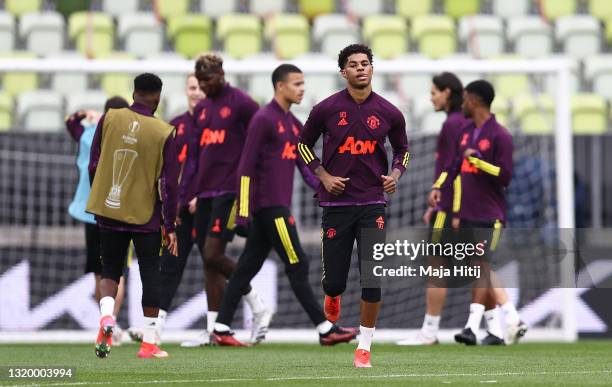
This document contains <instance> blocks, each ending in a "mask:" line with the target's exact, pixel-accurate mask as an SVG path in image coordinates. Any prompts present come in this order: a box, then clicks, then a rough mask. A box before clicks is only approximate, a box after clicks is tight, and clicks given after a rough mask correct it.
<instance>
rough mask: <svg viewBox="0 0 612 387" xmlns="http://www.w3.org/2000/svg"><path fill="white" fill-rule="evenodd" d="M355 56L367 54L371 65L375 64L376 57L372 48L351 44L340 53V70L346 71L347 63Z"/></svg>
mask: <svg viewBox="0 0 612 387" xmlns="http://www.w3.org/2000/svg"><path fill="white" fill-rule="evenodd" d="M353 54H366V55H367V56H368V60H369V61H370V64H372V63H373V59H374V55H372V50H371V49H370V47H368V46H366V45H365V44H351V45H349V46H346V47H344V48H343V49H342V51H340V54H338V67H340V70H343V69H344V67H345V66H346V62H347V61H348V57H349V56H351V55H353Z"/></svg>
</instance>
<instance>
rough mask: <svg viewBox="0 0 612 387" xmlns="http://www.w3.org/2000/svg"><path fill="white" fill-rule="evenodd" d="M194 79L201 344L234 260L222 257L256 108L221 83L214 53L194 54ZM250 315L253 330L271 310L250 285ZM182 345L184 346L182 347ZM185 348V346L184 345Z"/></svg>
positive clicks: (246, 289) (245, 290) (247, 292)
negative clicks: (197, 91)
mask: <svg viewBox="0 0 612 387" xmlns="http://www.w3.org/2000/svg"><path fill="white" fill-rule="evenodd" d="M195 75H196V78H197V79H198V83H199V85H200V88H201V89H202V91H203V92H204V94H205V95H206V98H204V99H203V100H202V101H201V102H200V103H199V104H198V105H197V106H196V108H195V111H194V117H195V119H196V127H197V131H198V133H201V137H200V142H199V155H198V164H197V172H196V175H195V176H196V190H197V206H196V207H197V209H196V216H195V234H196V243H197V244H198V245H199V246H200V247H201V249H202V250H203V251H204V270H205V280H206V299H207V303H208V312H207V316H206V325H207V329H206V331H204V332H203V333H202V335H200V336H199V337H198V338H197V339H196V340H194V341H193V342H192V343H191V345H193V346H197V345H206V344H208V343H209V340H210V335H209V334H210V333H211V332H212V331H213V330H214V324H215V320H216V319H217V314H218V311H219V306H220V305H221V300H222V299H223V292H224V289H225V286H226V282H227V280H228V279H229V278H230V276H231V275H232V272H233V271H234V268H235V267H236V262H234V260H232V259H230V258H229V257H227V256H226V255H225V249H226V247H227V243H228V242H230V241H231V240H232V239H233V238H234V225H235V219H236V181H237V174H236V170H237V169H238V163H239V161H240V155H241V154H242V149H243V147H244V141H245V139H246V131H247V127H248V125H249V122H250V121H251V118H252V117H253V115H254V114H255V112H257V110H258V109H259V106H258V105H257V103H256V102H255V101H253V99H252V98H251V97H249V96H248V95H247V94H246V93H244V92H243V91H242V90H239V89H237V88H235V87H232V86H231V85H230V84H229V83H227V82H225V72H224V71H223V60H222V59H221V57H220V56H218V55H215V54H207V55H203V56H200V57H199V58H198V59H197V61H196V64H195ZM241 291H242V294H243V295H245V299H246V301H247V303H248V304H249V306H250V308H251V311H252V312H253V325H254V326H255V327H254V328H253V329H254V331H256V330H257V329H256V327H257V326H258V325H260V322H261V321H263V322H265V321H267V320H269V318H270V316H269V315H270V314H271V312H270V311H269V310H268V309H267V308H266V306H265V305H264V303H263V301H262V300H261V298H260V297H259V295H258V294H257V292H256V291H255V290H254V289H253V288H252V287H251V285H250V284H246V286H245V287H244V288H243V289H242V290H241ZM186 344H187V343H186ZM187 345H189V344H187Z"/></svg>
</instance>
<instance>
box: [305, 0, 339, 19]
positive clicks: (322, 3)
mask: <svg viewBox="0 0 612 387" xmlns="http://www.w3.org/2000/svg"><path fill="white" fill-rule="evenodd" d="M298 4H299V8H300V13H301V14H302V15H304V16H306V17H307V18H309V19H313V18H314V17H315V16H319V15H322V14H326V13H333V12H334V11H335V10H336V2H335V0H299V2H298Z"/></svg>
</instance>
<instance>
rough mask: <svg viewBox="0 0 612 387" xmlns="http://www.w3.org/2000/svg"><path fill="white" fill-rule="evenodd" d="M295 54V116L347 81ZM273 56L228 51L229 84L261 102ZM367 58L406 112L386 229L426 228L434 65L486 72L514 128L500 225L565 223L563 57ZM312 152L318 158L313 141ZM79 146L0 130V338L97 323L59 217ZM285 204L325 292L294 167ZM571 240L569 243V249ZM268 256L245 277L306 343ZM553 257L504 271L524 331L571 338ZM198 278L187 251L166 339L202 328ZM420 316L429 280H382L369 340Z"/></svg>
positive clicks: (283, 331) (568, 303) (456, 295)
mask: <svg viewBox="0 0 612 387" xmlns="http://www.w3.org/2000/svg"><path fill="white" fill-rule="evenodd" d="M3 62H4V63H1V64H0V71H37V72H41V73H48V74H56V73H66V74H71V73H82V72H83V71H84V69H87V70H86V71H88V72H89V76H92V75H94V74H96V73H102V72H115V73H134V72H139V71H145V70H146V71H152V72H157V73H160V74H162V79H164V76H163V74H168V75H167V77H174V78H173V79H176V77H178V76H181V75H185V74H187V73H188V72H189V71H190V70H191V67H192V63H191V62H188V61H164V62H156V61H146V62H144V61H143V62H138V61H135V62H131V61H114V62H108V61H107V62H103V63H100V62H96V61H93V62H89V63H88V64H87V65H85V64H84V63H79V60H74V61H68V62H61V61H59V62H58V61H53V60H7V61H3ZM293 62H294V63H295V64H297V65H298V66H299V67H301V68H302V69H303V71H304V73H305V77H306V98H305V100H304V102H303V103H302V105H300V106H296V107H295V108H294V112H295V113H296V115H298V117H299V118H300V119H302V120H305V118H306V117H307V115H308V112H309V111H310V108H311V107H312V106H313V104H314V103H316V102H317V101H319V100H321V99H322V98H324V97H325V96H327V95H329V94H331V93H333V92H334V91H336V90H339V89H340V88H341V87H342V79H341V77H340V76H339V75H338V72H337V71H336V67H335V64H334V62H333V61H331V60H325V59H319V58H303V59H301V60H300V59H298V60H295V61H293ZM277 64H278V62H276V61H274V60H272V59H270V58H258V59H248V60H243V61H239V62H234V61H231V60H228V61H226V63H225V65H224V66H225V71H226V73H227V74H228V78H230V79H231V82H232V83H233V84H235V85H237V86H239V87H241V88H243V89H245V90H246V91H247V92H249V93H250V94H251V95H252V96H253V97H254V98H256V99H257V100H258V101H259V102H260V103H265V102H266V101H267V100H268V99H269V98H270V97H271V83H270V81H269V76H270V75H269V74H270V73H271V71H272V70H273V69H274V67H275V66H276V65H277ZM374 68H375V74H374V81H373V87H374V90H375V91H376V92H377V93H379V94H381V95H382V96H383V97H385V98H387V99H388V100H389V101H391V102H392V103H394V104H395V105H396V106H397V107H398V108H400V110H401V111H402V112H403V113H404V115H405V117H406V123H407V131H408V140H409V146H410V164H409V167H408V170H407V172H406V173H405V175H404V177H403V178H402V179H401V181H400V184H399V187H398V192H397V193H396V194H394V195H392V196H391V197H390V198H389V203H388V207H387V213H388V222H387V227H388V229H390V230H392V229H401V228H415V227H424V225H423V223H422V216H423V213H424V211H425V209H426V206H427V203H426V201H427V194H428V192H429V189H430V187H431V184H432V182H433V178H434V176H433V174H434V154H435V147H436V139H437V135H438V133H439V130H440V127H441V124H442V122H443V121H444V119H445V115H444V114H443V113H435V112H434V111H433V108H432V106H431V103H430V102H429V90H430V84H431V77H432V76H433V75H434V74H436V73H438V72H442V71H452V72H455V73H457V74H458V75H459V77H460V78H461V79H462V81H463V82H464V84H467V83H469V82H470V81H472V80H475V79H479V78H485V79H488V80H490V81H491V82H492V83H493V84H494V86H495V87H496V94H497V97H496V100H495V102H494V104H493V108H492V110H493V113H495V114H496V116H497V119H498V121H500V122H502V123H503V124H504V125H506V126H507V128H508V129H509V130H510V131H511V132H512V134H513V137H514V174H513V179H512V183H511V184H510V187H509V188H508V190H507V199H508V224H507V226H508V228H523V229H534V230H536V229H551V230H558V229H560V228H566V229H572V228H573V227H574V223H573V222H574V202H573V177H572V172H571V171H572V165H573V161H572V146H571V144H572V139H571V132H570V126H571V122H570V113H569V110H570V109H569V96H570V88H571V82H572V74H571V68H570V66H569V64H568V63H566V62H565V61H564V60H560V59H559V60H557V59H551V60H536V61H518V60H499V61H473V60H467V59H462V58H458V59H452V60H443V61H426V60H422V59H413V58H404V59H400V60H396V61H376V62H375V64H374ZM164 103H165V104H164V106H162V111H163V113H162V114H163V116H165V117H166V118H170V117H171V116H172V115H173V114H176V113H180V110H181V109H182V108H184V106H182V105H180V103H179V104H177V103H175V102H173V101H170V98H165V99H164ZM68 113H70V112H68ZM23 129H27V128H23ZM315 150H316V151H317V153H318V154H319V155H320V154H321V149H320V144H319V148H316V149H315ZM75 152H76V146H75V145H74V144H73V143H72V140H71V139H70V138H69V136H68V135H67V134H66V133H65V131H64V129H63V128H58V129H57V131H55V132H51V133H35V132H27V131H25V130H15V131H11V132H6V133H0V338H1V337H3V336H2V335H5V336H6V337H12V338H14V339H16V340H19V339H20V338H27V337H28V335H30V334H29V332H32V331H37V332H45V333H49V334H52V332H53V331H55V330H74V331H79V330H89V329H94V328H95V327H96V325H97V320H98V317H97V316H98V307H97V305H96V302H95V299H94V295H93V277H92V276H91V275H85V274H84V265H85V249H84V229H83V227H82V225H81V224H80V223H78V222H76V221H74V220H73V219H72V218H71V217H70V216H69V215H68V213H67V207H68V204H69V203H70V201H71V199H72V195H73V193H74V190H75V188H76V184H77V178H78V175H77V170H76V167H75ZM561 155H562V156H561ZM292 212H293V214H294V215H295V217H296V220H297V224H298V228H299V230H300V237H301V240H302V244H303V247H304V249H305V251H306V252H307V253H308V255H309V257H310V276H309V279H310V282H311V285H312V287H313V288H314V290H315V294H316V295H317V296H318V297H319V298H320V299H321V301H322V300H323V294H322V289H321V284H320V280H321V261H320V220H321V210H320V208H319V207H318V206H317V205H316V202H315V199H314V198H313V193H312V191H311V190H310V188H308V187H307V186H306V185H305V184H304V183H303V182H302V181H301V179H300V178H299V175H296V180H295V189H294V198H293V204H292ZM571 243H572V241H568V243H567V244H566V245H569V244H571ZM242 246H243V241H242V240H241V238H238V237H237V238H236V239H235V241H234V243H232V244H231V245H230V247H229V251H228V255H229V256H233V257H237V256H239V254H240V252H241V248H242ZM570 250H571V249H570ZM356 253H357V250H356V248H355V250H354V257H353V258H354V260H353V266H352V271H351V274H350V276H349V281H348V286H347V290H346V292H345V294H344V296H343V308H342V319H341V323H342V324H343V325H347V326H355V325H358V323H359V298H360V294H361V291H360V289H359V272H358V266H357V260H356ZM536 254H538V253H537V250H535V247H534V255H536ZM536 259H537V257H535V256H534V260H536ZM277 262H278V260H277V259H276V257H275V254H274V253H272V254H271V256H270V259H269V260H268V262H267V263H266V265H265V266H264V269H263V270H262V272H261V273H260V274H259V275H258V276H257V277H256V278H255V280H254V283H253V284H254V286H255V287H256V288H258V289H259V291H260V293H261V294H262V295H263V296H264V298H265V299H266V301H267V302H268V303H269V304H271V305H273V306H274V308H275V310H276V318H275V319H274V321H273V323H272V326H271V328H272V333H271V336H270V337H272V338H274V337H276V338H280V339H288V340H306V341H308V340H312V339H314V338H316V335H315V334H314V331H313V329H312V326H311V324H310V323H309V321H308V318H307V316H306V314H305V313H304V312H303V310H302V309H301V307H300V305H299V303H297V302H296V299H295V296H294V295H293V293H292V291H291V287H290V285H289V283H288V281H287V279H286V277H285V275H284V272H283V269H282V266H280V265H278V264H277ZM562 266H563V267H562V270H558V271H555V272H554V273H550V271H546V268H545V267H538V266H537V265H535V266H534V265H524V262H519V261H516V262H513V261H512V260H508V261H507V264H506V265H505V266H504V267H502V268H501V269H500V270H501V272H502V273H504V274H505V275H507V278H515V279H516V280H515V281H510V282H511V283H506V286H508V287H509V294H510V296H511V298H512V299H513V301H514V302H515V303H516V305H517V307H518V309H519V312H520V314H521V317H522V319H523V320H524V321H525V322H526V323H527V324H528V325H530V327H531V331H530V333H529V336H528V337H529V338H531V339H536V340H537V339H540V340H565V341H571V340H575V338H576V323H575V321H574V315H575V309H574V308H575V306H574V300H575V297H576V289H572V288H563V287H559V286H558V284H560V283H564V282H563V281H564V280H568V279H571V278H572V276H573V270H574V269H573V267H574V266H573V261H572V260H571V257H570V258H568V259H565V260H563V263H562ZM544 272H546V273H547V274H546V275H547V276H549V278H547V281H542V275H543V274H541V273H544ZM504 278H506V276H504ZM570 282H571V281H570ZM203 283H204V276H203V270H202V262H201V258H200V257H199V254H198V253H197V251H196V250H194V251H192V253H191V256H190V258H189V260H188V263H187V267H186V270H185V274H184V276H183V280H182V282H181V284H180V286H179V289H178V292H177V295H176V297H175V298H174V301H173V306H172V308H171V310H170V313H169V318H168V323H167V330H168V337H171V338H177V339H180V338H183V337H186V336H189V333H185V330H191V329H203V328H204V327H205V318H204V316H205V312H206V297H205V294H204V292H203ZM543 283H546V284H550V286H545V285H543ZM565 283H568V282H565ZM469 303H470V291H469V289H467V288H456V289H450V290H449V294H448V298H447V301H446V303H445V308H444V311H443V317H442V322H441V328H442V329H443V333H442V338H443V339H444V338H448V337H450V335H449V334H450V333H451V332H454V330H456V329H458V328H461V327H462V326H463V324H464V323H465V321H466V319H467V314H468V306H469ZM424 312H425V288H424V287H420V288H419V287H412V288H386V289H384V291H383V307H382V309H381V314H380V317H379V320H378V324H377V328H378V331H377V332H379V333H377V336H379V337H383V338H385V339H387V340H393V339H400V338H402V337H403V336H404V335H405V334H408V333H409V332H410V331H411V330H416V329H419V328H420V326H421V323H422V319H423V315H424ZM140 316H141V309H140V280H139V275H138V268H137V261H136V262H135V263H134V265H133V266H132V268H131V270H130V276H129V278H128V287H127V296H126V300H125V302H124V306H123V310H122V313H121V314H120V316H119V323H120V325H121V326H123V327H126V326H133V325H138V324H139V322H140V321H141V320H140V319H141V317H140ZM249 317H250V316H249V311H248V310H247V309H246V308H242V309H239V313H238V315H237V316H236V319H235V323H234V326H235V328H237V329H240V328H243V327H248V325H249ZM275 334H276V335H275ZM7 335H8V336H7ZM30 337H31V336H30ZM43 337H51V336H43Z"/></svg>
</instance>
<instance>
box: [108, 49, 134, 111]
mask: <svg viewBox="0 0 612 387" xmlns="http://www.w3.org/2000/svg"><path fill="white" fill-rule="evenodd" d="M105 59H117V60H127V59H134V57H133V56H132V55H130V54H129V53H127V52H123V51H117V52H113V53H112V54H110V55H109V56H108V57H107V58H105ZM134 76H136V74H128V73H124V72H121V73H105V74H101V76H100V89H101V90H102V91H103V92H104V93H105V94H106V96H107V98H110V97H113V96H115V95H118V96H120V97H123V98H125V99H126V100H127V101H128V102H130V101H132V92H133V88H134V84H133V81H134Z"/></svg>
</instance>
